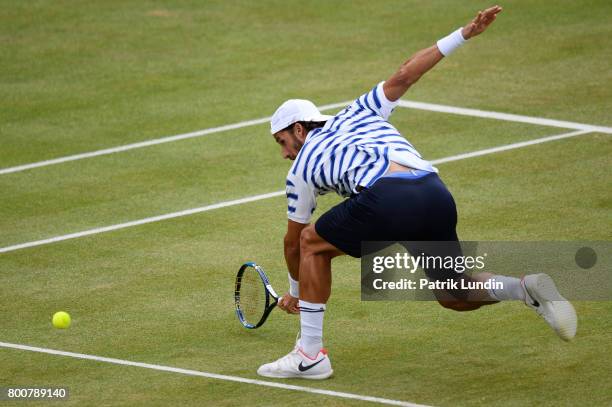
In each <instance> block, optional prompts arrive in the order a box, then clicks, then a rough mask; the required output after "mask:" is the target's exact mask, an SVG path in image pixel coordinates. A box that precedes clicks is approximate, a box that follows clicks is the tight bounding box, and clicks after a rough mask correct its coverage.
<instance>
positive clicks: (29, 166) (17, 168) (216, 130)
mask: <svg viewBox="0 0 612 407" xmlns="http://www.w3.org/2000/svg"><path fill="white" fill-rule="evenodd" d="M348 103H350V102H343V103H334V104H332V105H325V106H320V107H319V110H330V109H336V108H339V107H345V106H346V105H347V104H348ZM269 122H270V118H269V117H264V118H261V119H255V120H248V121H244V122H239V123H234V124H228V125H225V126H220V127H212V128H210V129H204V130H198V131H194V132H191V133H184V134H177V135H175V136H167V137H161V138H156V139H152V140H146V141H141V142H138V143H133V144H125V145H123V146H117V147H111V148H105V149H103V150H96V151H90V152H88V153H82V154H75V155H68V156H65V157H59V158H54V159H51V160H45V161H38V162H35V163H30V164H23V165H17V166H15V167H7V168H2V169H0V175H2V174H10V173H13V172H20V171H25V170H30V169H32V168H38V167H46V166H49V165H55V164H61V163H65V162H69V161H76V160H82V159H85V158H92V157H98V156H101V155H108V154H114V153H120V152H123V151H128V150H134V149H137V148H143V147H149V146H155V145H157V144H164V143H171V142H174V141H179V140H186V139H190V138H195V137H202V136H206V135H208V134H214V133H220V132H223V131H229V130H235V129H240V128H243V127H249V126H255V125H257V124H263V123H269Z"/></svg>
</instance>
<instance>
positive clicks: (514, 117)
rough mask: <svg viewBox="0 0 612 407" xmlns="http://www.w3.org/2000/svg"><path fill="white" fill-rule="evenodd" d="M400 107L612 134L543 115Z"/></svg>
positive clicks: (423, 105)
mask: <svg viewBox="0 0 612 407" xmlns="http://www.w3.org/2000/svg"><path fill="white" fill-rule="evenodd" d="M399 106H400V107H407V108H409V109H419V110H428V111H430V112H439V113H451V114H458V115H462V116H471V117H481V118H484V119H497V120H505V121H510V122H517V123H529V124H537V125H539V126H550V127H561V128H563V129H575V130H588V131H589V132H598V133H607V134H612V127H605V126H596V125H592V124H583V123H575V122H567V121H563V120H553V119H545V118H543V117H531V116H521V115H518V114H510V113H500V112H491V111H487V110H478V109H467V108H463V107H454V106H445V105H436V104H433V103H421V102H411V101H408V100H400V101H399Z"/></svg>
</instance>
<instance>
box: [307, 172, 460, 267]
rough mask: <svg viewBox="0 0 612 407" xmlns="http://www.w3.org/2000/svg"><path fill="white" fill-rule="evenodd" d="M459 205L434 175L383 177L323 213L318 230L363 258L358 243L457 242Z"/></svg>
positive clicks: (341, 248) (334, 242)
mask: <svg viewBox="0 0 612 407" xmlns="http://www.w3.org/2000/svg"><path fill="white" fill-rule="evenodd" d="M456 226H457V208H456V206H455V201H454V199H453V196H452V195H451V193H450V192H449V191H448V189H447V188H446V185H444V183H443V182H442V180H441V179H440V178H439V177H438V174H436V173H426V175H423V176H420V177H418V178H414V177H412V178H401V177H383V178H380V179H378V180H377V181H376V182H375V183H374V185H372V186H371V187H370V188H368V189H364V190H363V191H361V192H360V193H359V194H357V195H354V196H353V197H351V198H349V199H346V200H345V201H343V202H341V203H340V204H338V205H336V206H334V207H333V208H331V209H330V210H329V211H327V212H325V213H324V214H323V215H321V217H320V218H319V219H318V220H317V222H316V224H315V229H316V231H317V233H318V234H319V235H320V236H321V237H322V238H323V239H325V240H326V241H327V242H329V243H331V244H332V245H334V246H335V247H337V248H338V249H340V250H342V251H343V252H344V253H346V254H348V255H350V256H353V257H361V242H362V241H449V242H456V241H457V233H456V231H455V227H456Z"/></svg>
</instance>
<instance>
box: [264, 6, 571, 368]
mask: <svg viewBox="0 0 612 407" xmlns="http://www.w3.org/2000/svg"><path fill="white" fill-rule="evenodd" d="M501 10H502V9H501V7H499V6H494V7H491V8H489V9H487V10H484V11H482V12H479V13H478V14H477V16H476V17H475V18H474V20H472V21H471V22H470V23H468V24H467V25H466V26H465V27H462V28H459V29H457V30H456V31H455V32H453V33H451V34H450V35H448V36H447V37H445V38H442V39H441V40H439V41H438V42H437V43H436V44H435V45H433V46H431V47H429V48H426V49H423V50H421V51H419V52H417V53H416V54H414V55H413V56H412V57H410V58H409V59H408V60H407V61H406V62H405V63H404V64H403V65H402V66H401V67H400V69H399V70H398V71H397V72H396V73H395V74H393V75H392V76H391V77H390V78H389V79H388V80H387V81H385V82H381V83H379V84H378V85H377V86H375V87H374V88H373V89H372V90H371V91H370V92H368V93H365V94H364V95H362V96H360V97H359V98H357V99H356V100H355V101H354V102H353V103H352V104H351V105H350V106H348V107H346V108H345V109H344V110H342V111H341V112H339V113H338V114H337V115H335V116H333V117H332V116H325V115H322V114H321V113H320V112H319V111H318V109H317V108H316V107H315V105H314V104H313V103H312V102H309V101H306V100H298V99H292V100H288V101H286V102H285V103H283V104H282V105H281V106H280V107H279V108H278V110H277V111H276V112H275V113H274V115H273V116H272V120H271V132H272V134H273V136H274V138H275V140H276V142H277V143H278V144H280V146H281V154H282V156H283V158H287V159H290V160H293V161H294V163H293V165H292V167H291V169H290V170H289V173H288V175H287V180H286V190H287V199H288V207H287V214H288V218H289V220H288V228H287V233H286V236H285V240H284V247H285V259H286V262H287V267H288V269H289V285H290V289H289V292H288V293H287V294H285V295H284V296H283V297H282V298H281V299H280V301H279V307H280V308H282V309H284V310H285V311H287V312H290V313H299V314H300V321H301V336H300V338H299V340H298V341H297V343H296V346H295V348H294V350H293V351H291V352H290V353H289V354H287V355H286V356H284V357H282V358H280V359H278V360H277V361H274V362H272V363H268V364H264V365H262V366H261V367H260V368H259V369H258V371H257V373H258V374H260V375H262V376H266V377H277V378H288V377H299V378H306V379H325V378H327V377H329V376H331V374H332V373H333V370H332V367H331V362H330V359H329V356H328V354H327V351H326V350H325V349H324V348H323V339H322V338H323V316H324V313H325V308H326V305H325V304H326V303H327V300H328V299H329V296H330V293H331V261H332V259H333V258H334V257H336V256H339V255H343V254H348V255H350V256H353V257H360V256H361V253H360V251H361V242H362V241H441V242H449V243H450V244H449V245H447V246H444V245H443V246H442V247H446V248H445V249H444V251H446V253H437V254H449V255H452V256H458V255H461V248H460V245H459V242H458V238H457V234H456V231H455V228H456V223H457V212H456V207H455V202H454V200H453V197H452V195H451V194H450V192H449V191H448V190H447V189H446V186H445V185H444V183H443V182H442V181H441V180H440V178H439V177H438V175H437V169H436V168H434V167H433V166H432V165H431V163H429V162H428V161H426V160H424V159H423V158H422V157H421V155H420V154H419V153H418V152H417V151H416V149H415V148H414V147H413V146H412V145H411V144H410V143H409V142H408V141H406V139H405V138H404V137H402V136H401V135H400V133H399V131H398V130H397V129H396V128H395V127H393V126H392V125H391V124H390V123H389V122H388V121H387V120H388V118H389V116H390V114H391V112H392V111H393V109H394V107H395V106H396V105H397V103H398V100H399V98H400V97H402V96H403V95H404V93H405V92H406V91H407V90H408V88H410V86H411V85H412V84H414V83H415V82H416V81H418V80H419V78H420V77H421V76H422V75H423V74H425V73H426V72H427V71H429V70H430V69H431V68H433V67H434V66H435V65H436V64H437V63H438V62H440V61H441V60H442V59H443V58H444V57H445V56H448V55H450V54H451V53H452V52H453V51H454V50H455V49H456V48H458V47H459V46H460V45H462V44H463V43H464V42H465V41H466V40H469V39H470V38H472V37H474V36H476V35H479V34H481V33H482V32H483V31H485V30H486V29H487V28H488V27H489V26H490V25H491V23H493V21H495V18H496V16H497V15H498V13H500V12H501ZM331 191H334V192H336V193H337V194H339V195H341V196H343V197H347V198H348V199H346V200H344V201H343V202H341V203H340V204H338V205H336V206H335V207H333V208H332V209H330V210H329V211H327V212H326V213H324V214H323V215H322V216H321V217H320V218H319V219H318V220H317V222H316V223H315V224H314V225H310V224H309V222H310V219H311V217H312V213H313V212H314V210H315V207H316V199H317V195H321V194H325V193H328V192H331ZM411 249H412V250H421V249H422V248H410V247H409V248H408V250H409V251H411ZM423 250H426V249H423ZM425 272H426V273H427V276H428V278H429V279H430V280H446V279H448V278H453V279H463V280H471V281H488V280H491V279H495V281H496V282H502V283H503V288H502V289H497V290H469V291H465V290H459V291H452V292H451V291H442V290H438V291H435V295H436V297H437V299H438V301H439V302H440V304H441V305H442V306H444V307H447V308H450V309H453V310H457V311H470V310H474V309H477V308H480V307H481V306H483V305H487V304H493V303H496V302H498V301H503V300H523V301H525V303H526V304H527V305H528V306H529V307H531V308H533V309H534V310H535V311H536V312H537V313H538V314H540V315H541V316H542V317H543V318H544V319H545V320H546V322H548V324H549V325H550V326H551V327H552V328H553V329H554V330H555V332H557V334H558V335H559V336H560V337H561V338H562V339H564V340H569V339H571V338H573V337H574V335H575V333H576V326H577V318H576V313H575V311H574V308H573V307H572V305H571V304H570V303H569V302H568V301H566V300H565V299H564V298H563V297H561V296H560V294H559V293H558V291H557V289H556V287H555V285H554V283H553V282H552V280H551V279H550V277H549V276H547V275H545V274H532V275H527V276H525V277H524V278H523V279H518V278H514V277H506V276H499V275H495V276H494V275H492V274H490V273H480V274H476V275H473V276H468V275H463V274H460V273H455V272H454V271H453V270H448V269H437V270H425Z"/></svg>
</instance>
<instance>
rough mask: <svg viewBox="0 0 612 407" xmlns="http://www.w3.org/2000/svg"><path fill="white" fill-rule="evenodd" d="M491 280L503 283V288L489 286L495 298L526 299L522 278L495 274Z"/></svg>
mask: <svg viewBox="0 0 612 407" xmlns="http://www.w3.org/2000/svg"><path fill="white" fill-rule="evenodd" d="M489 281H492V282H497V283H502V284H503V288H489V289H488V290H487V291H488V292H489V295H490V296H491V298H493V299H494V300H498V301H504V300H522V301H525V292H524V291H523V287H521V279H519V278H516V277H506V276H493V277H491V278H490V279H489Z"/></svg>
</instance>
